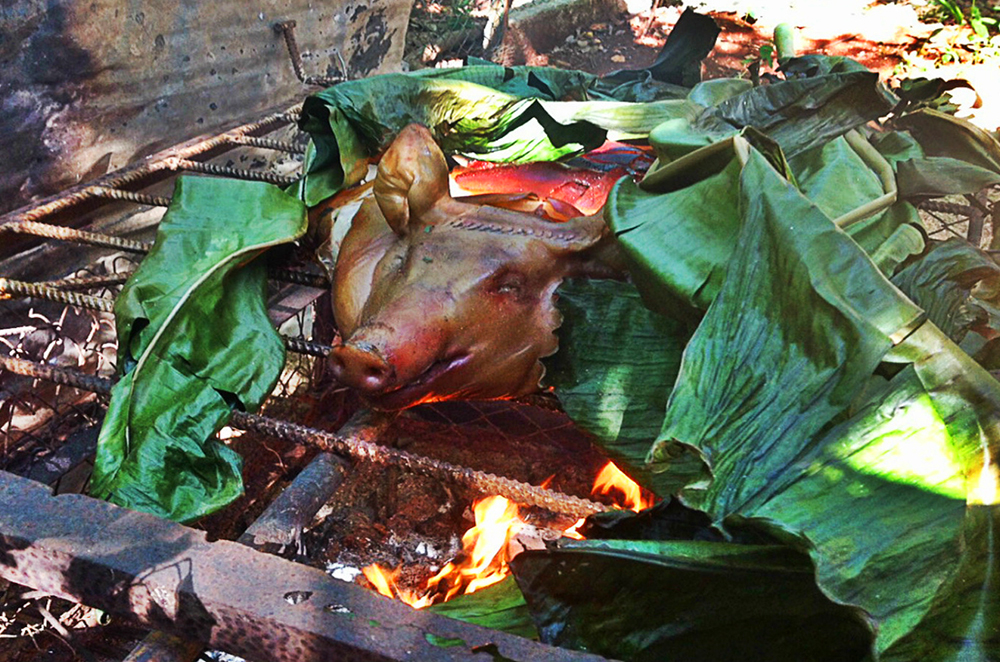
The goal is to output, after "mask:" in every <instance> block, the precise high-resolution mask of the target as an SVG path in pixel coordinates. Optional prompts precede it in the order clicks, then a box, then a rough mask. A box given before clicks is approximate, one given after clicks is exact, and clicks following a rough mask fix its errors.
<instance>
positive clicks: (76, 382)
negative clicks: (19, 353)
mask: <svg viewBox="0 0 1000 662" xmlns="http://www.w3.org/2000/svg"><path fill="white" fill-rule="evenodd" d="M0 370H6V371H7V372H11V373H13V374H15V375H21V376H22V377H31V378H32V379H42V380H44V381H47V382H52V383H53V384H61V385H63V386H70V387H72V388H78V389H82V390H84V391H91V392H92V393H98V394H100V395H108V394H109V393H111V388H112V387H113V386H114V382H113V381H112V380H110V379H108V378H107V377H99V376H97V375H88V374H86V373H84V372H80V371H79V370H67V369H65V368H57V367H55V366H50V365H48V364H46V363H37V362H35V361H27V360H25V359H19V358H16V357H13V356H4V355H2V354H0Z"/></svg>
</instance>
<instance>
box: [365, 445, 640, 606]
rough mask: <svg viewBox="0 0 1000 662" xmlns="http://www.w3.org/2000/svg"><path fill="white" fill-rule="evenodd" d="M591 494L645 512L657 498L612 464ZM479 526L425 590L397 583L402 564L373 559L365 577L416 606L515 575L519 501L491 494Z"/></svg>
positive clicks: (478, 509) (479, 510)
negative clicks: (388, 564)
mask: <svg viewBox="0 0 1000 662" xmlns="http://www.w3.org/2000/svg"><path fill="white" fill-rule="evenodd" d="M591 494H593V495H595V496H597V495H607V496H610V497H611V498H612V499H613V500H614V502H615V505H617V506H620V507H622V508H626V509H629V510H633V511H636V512H638V511H640V510H642V509H644V508H648V507H650V506H652V505H653V503H654V497H653V495H652V494H650V493H649V492H647V491H645V490H643V489H642V488H641V487H639V485H638V484H636V483H635V482H634V481H633V480H632V479H631V478H629V477H628V476H626V475H625V474H624V473H623V472H622V471H621V469H619V468H618V467H617V466H615V464H614V463H613V462H608V463H607V465H605V467H604V468H603V469H602V470H601V471H600V473H598V475H597V478H596V479H595V481H594V487H593V490H592V491H591ZM472 509H473V513H474V514H475V525H474V526H473V527H472V528H471V529H469V530H468V531H466V532H465V534H464V535H463V536H462V551H461V552H459V554H458V556H457V557H456V559H455V560H453V561H450V562H448V564H447V565H445V566H444V567H443V568H442V569H441V571H440V572H438V573H437V574H436V575H434V576H433V577H431V578H430V579H429V580H427V583H426V585H425V587H424V588H423V590H419V591H417V590H411V589H408V588H406V587H402V586H399V585H398V584H397V582H396V579H397V577H399V574H400V570H401V569H400V568H397V569H395V570H387V569H385V568H382V567H380V566H379V565H378V564H376V563H373V564H372V565H369V566H367V567H365V568H363V570H362V571H363V572H364V575H365V577H366V578H367V579H368V581H370V582H371V583H372V585H373V586H374V587H375V589H376V590H377V591H378V592H379V593H381V594H382V595H384V596H386V597H390V598H396V599H399V600H401V601H403V602H405V603H406V604H408V605H410V606H411V607H414V608H415V609H423V608H424V607H429V606H430V605H432V604H438V603H440V602H446V601H448V600H450V599H452V598H453V597H456V596H459V595H466V594H468V593H474V592H476V591H478V590H479V589H481V588H486V587H487V586H492V585H493V584H496V583H497V582H499V581H501V580H503V579H504V578H505V577H507V576H508V575H509V574H510V566H509V563H510V560H511V558H513V556H514V554H515V553H516V552H514V551H513V547H514V546H513V545H512V544H511V543H512V542H513V541H514V538H515V536H516V535H517V533H518V531H520V530H521V528H522V526H523V525H524V521H523V520H522V519H521V518H520V516H519V512H518V507H517V504H515V503H513V502H511V501H509V500H508V499H506V498H504V497H502V496H489V497H485V498H483V499H480V500H478V501H476V502H475V503H474V504H473V507H472ZM583 521H584V520H582V519H581V520H579V521H577V522H576V523H574V524H573V526H571V527H570V528H568V529H566V530H565V531H564V532H563V535H564V536H567V537H571V538H582V537H583V536H581V535H580V534H579V533H578V532H577V529H578V528H579V527H580V525H582V524H583Z"/></svg>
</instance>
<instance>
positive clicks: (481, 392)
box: [329, 124, 615, 409]
mask: <svg viewBox="0 0 1000 662" xmlns="http://www.w3.org/2000/svg"><path fill="white" fill-rule="evenodd" d="M613 241H614V240H613V238H612V237H611V236H610V233H609V231H608V229H607V227H606V225H605V224H604V221H603V219H602V217H601V215H600V214H598V215H595V216H585V217H580V218H574V219H571V220H569V221H567V222H565V223H554V222H551V221H547V220H545V219H543V218H540V217H538V216H535V215H533V214H528V213H524V212H517V211H511V210H508V209H501V208H497V207H492V206H488V205H483V204H475V203H470V202H465V201H462V200H460V199H455V198H452V197H451V195H450V194H449V192H448V168H447V164H446V161H445V158H444V154H443V153H442V152H441V150H440V148H439V147H438V146H437V144H436V143H435V142H434V139H433V137H432V136H431V134H430V132H429V131H428V130H427V129H426V128H424V127H423V126H420V125H415V124H414V125H410V126H408V127H406V128H405V129H404V130H403V131H402V132H401V133H400V134H399V136H398V137H397V138H396V140H395V141H394V142H393V143H392V144H391V145H390V146H389V148H388V150H387V151H386V153H385V154H384V155H383V157H382V159H381V161H380V163H379V166H378V172H377V175H376V177H375V182H374V195H373V197H372V198H370V199H368V200H366V201H365V202H364V203H363V204H362V206H361V209H360V210H359V211H358V213H357V215H356V216H355V218H354V220H353V221H352V224H351V227H350V230H348V232H347V235H346V236H345V237H344V239H343V242H342V244H341V246H340V252H339V254H338V257H337V263H336V267H335V269H334V278H333V280H334V290H333V312H334V317H335V319H336V322H337V326H338V328H339V330H340V333H341V338H342V341H341V342H340V344H338V345H336V346H335V347H334V348H333V350H332V352H331V355H330V359H329V360H330V366H331V369H332V371H333V374H334V376H335V378H336V379H337V380H338V381H339V382H341V383H342V384H344V385H346V386H348V387H351V388H353V389H356V390H357V391H358V392H360V394H361V395H362V396H363V397H364V398H365V399H366V400H367V401H368V402H369V403H370V404H371V405H372V406H374V407H376V408H380V409H402V408H405V407H410V406H413V405H416V404H420V403H423V402H433V401H438V400H446V399H457V398H462V399H496V398H508V397H516V396H519V395H524V394H527V393H530V392H532V391H535V390H537V388H538V385H539V380H540V379H541V377H542V374H543V372H544V368H543V367H542V364H541V362H540V359H541V358H543V357H545V356H548V355H550V354H552V353H554V352H555V351H556V349H557V339H556V336H555V334H554V333H553V332H554V331H555V329H556V328H557V327H558V326H559V324H560V322H561V316H560V315H559V312H558V310H556V308H555V303H554V299H555V290H556V288H557V287H558V286H559V283H560V282H562V280H563V279H564V278H567V277H575V276H608V275H613V274H614V273H615V271H614V269H613V268H612V267H609V266H608V264H606V262H605V260H604V259H603V258H604V256H605V254H608V253H609V252H613V251H609V250H608V244H609V242H611V243H613Z"/></svg>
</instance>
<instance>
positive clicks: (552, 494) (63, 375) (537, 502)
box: [0, 356, 610, 517]
mask: <svg viewBox="0 0 1000 662" xmlns="http://www.w3.org/2000/svg"><path fill="white" fill-rule="evenodd" d="M0 368H3V369H5V370H9V371H10V372H13V373H16V374H20V375H25V376H28V377H35V378H38V379H46V380H48V381H53V382H56V383H57V384H64V385H67V386H73V387H75V388H83V389H87V390H90V391H94V392H95V393H109V392H110V391H111V386H112V383H113V382H112V380H110V379H106V378H103V377H95V376H92V375H85V374H83V373H81V372H79V371H76V370H67V369H64V368H54V367H51V366H46V365H43V364H38V363H34V362H32V361H25V360H23V359H15V358H10V357H4V356H0ZM230 423H231V425H233V427H237V428H241V429H243V430H248V431H253V432H257V433H260V434H265V435H270V436H273V437H277V438H280V439H284V440H287V441H292V442H294V443H299V444H304V445H309V446H313V447H316V448H319V449H320V450H323V451H327V452H330V453H336V454H337V455H340V456H342V457H350V458H351V459H354V460H358V461H365V462H378V463H379V464H386V465H392V466H397V467H400V468H402V469H405V470H406V471H410V472H412V473H417V474H421V475H425V476H430V477H433V478H437V479H445V480H450V481H453V482H456V483H458V484H461V485H464V486H467V487H470V488H472V489H475V490H477V491H480V492H482V493H484V494H498V495H500V496H504V497H507V498H508V499H511V500H513V501H516V502H517V503H520V504H524V505H529V506H537V507H539V508H544V509H546V510H549V511H552V512H555V513H563V514H566V515H570V516H572V517H586V516H587V515H592V514H594V513H598V512H603V511H606V510H609V509H610V507H609V506H606V505H604V504H602V503H597V502H596V501H591V500H589V499H582V498H580V497H576V496H571V495H568V494H563V493H561V492H556V491H554V490H548V489H545V488H542V487H538V486H536V485H531V484H529V483H523V482H521V481H517V480H513V479H511V478H506V477H504V476H497V475H496V474H492V473H487V472H485V471H478V470H476V469H470V468H468V467H460V466H458V465H454V464H451V463H449V462H443V461H441V460H436V459H434V458H429V457H423V456H421V455H415V454H413V453H408V452H406V451H401V450H398V449H395V448H387V447H385V446H381V445H379V444H376V443H374V441H369V440H367V439H364V438H362V437H360V436H358V437H354V438H351V437H342V436H338V435H335V434H331V433H329V432H325V431H323V430H317V429H315V428H310V427H306V426H304V425H299V424H297V423H289V422H287V421H279V420H275V419H273V418H269V417H266V416H260V415H257V414H247V413H244V412H240V411H234V412H233V415H232V418H231V419H230Z"/></svg>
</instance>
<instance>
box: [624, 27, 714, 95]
mask: <svg viewBox="0 0 1000 662" xmlns="http://www.w3.org/2000/svg"><path fill="white" fill-rule="evenodd" d="M719 32H720V29H719V26H718V25H717V24H716V23H715V19H713V18H712V17H711V16H707V15H704V14H699V13H697V12H696V11H694V10H693V9H691V8H690V7H688V8H687V9H685V10H684V13H683V14H681V17H680V18H679V19H678V20H677V23H676V24H675V25H674V28H673V30H671V31H670V34H669V35H667V41H666V43H665V44H664V45H663V48H662V49H661V50H660V52H659V54H658V55H657V56H656V60H655V61H654V62H653V64H651V65H649V66H648V67H646V68H644V69H638V70H635V69H632V70H629V69H623V70H621V71H615V72H612V73H610V74H608V75H607V76H606V77H605V81H606V82H610V83H612V84H614V83H624V82H627V81H629V80H633V79H637V78H640V79H641V78H645V77H646V76H649V77H650V78H652V79H654V80H657V81H662V82H664V83H672V84H675V85H683V86H685V87H692V86H693V85H695V84H696V83H697V82H698V81H699V80H701V61H702V60H703V59H704V58H705V57H706V56H707V55H708V54H709V53H710V52H712V48H714V47H715V40H716V39H717V38H718V36H719Z"/></svg>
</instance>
